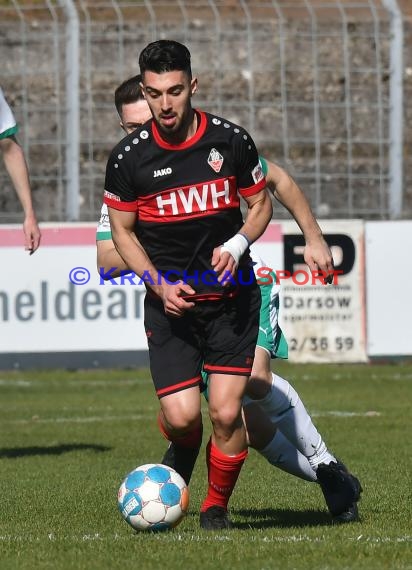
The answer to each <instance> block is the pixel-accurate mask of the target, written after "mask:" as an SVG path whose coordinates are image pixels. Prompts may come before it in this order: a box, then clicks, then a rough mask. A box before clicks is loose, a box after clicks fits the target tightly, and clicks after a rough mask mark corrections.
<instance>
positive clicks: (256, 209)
mask: <svg viewBox="0 0 412 570" xmlns="http://www.w3.org/2000/svg"><path fill="white" fill-rule="evenodd" d="M244 200H245V201H246V203H247V208H248V209H247V214H246V219H245V223H244V224H243V226H242V227H241V228H240V230H239V231H238V232H237V234H236V235H234V236H233V238H231V239H230V240H229V241H228V242H226V243H225V244H224V245H223V246H221V247H217V248H215V249H214V251H213V257H212V266H213V269H214V270H215V272H216V273H217V275H218V279H221V278H223V276H225V275H226V276H227V272H230V274H231V275H234V274H235V272H236V268H237V266H238V264H239V260H240V258H241V257H242V255H243V253H244V252H245V251H246V250H247V249H248V247H249V246H250V245H251V244H252V243H253V242H255V241H256V240H257V239H258V238H260V236H261V235H262V234H263V232H264V231H265V229H266V228H267V225H268V223H269V222H270V220H271V218H272V201H271V199H270V196H269V194H268V192H267V190H266V188H264V189H263V190H260V191H259V192H257V193H256V194H253V195H252V196H244Z"/></svg>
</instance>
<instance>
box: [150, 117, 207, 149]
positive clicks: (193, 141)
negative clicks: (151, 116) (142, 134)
mask: <svg viewBox="0 0 412 570" xmlns="http://www.w3.org/2000/svg"><path fill="white" fill-rule="evenodd" d="M194 112H195V113H196V114H197V118H198V127H197V131H196V132H195V134H194V135H193V136H192V137H190V139H188V140H187V141H185V142H182V143H181V144H170V143H168V142H167V141H165V140H164V139H163V138H162V137H161V135H160V133H159V130H158V128H157V126H156V123H155V122H154V121H153V120H152V133H153V138H154V140H155V141H156V143H157V144H158V145H159V146H160V147H162V148H165V149H167V150H184V149H185V148H189V147H191V146H192V145H194V144H196V143H197V142H198V141H199V140H200V139H201V138H202V136H203V135H204V133H205V130H206V126H207V119H206V115H205V114H204V113H203V111H199V110H197V109H194ZM199 119H200V121H199Z"/></svg>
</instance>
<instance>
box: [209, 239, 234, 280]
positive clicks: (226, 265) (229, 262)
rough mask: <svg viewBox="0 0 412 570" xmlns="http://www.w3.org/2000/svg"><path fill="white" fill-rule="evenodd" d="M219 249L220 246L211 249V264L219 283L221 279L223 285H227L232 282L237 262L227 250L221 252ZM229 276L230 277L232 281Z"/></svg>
mask: <svg viewBox="0 0 412 570" xmlns="http://www.w3.org/2000/svg"><path fill="white" fill-rule="evenodd" d="M220 250H221V246H219V247H215V249H214V250H213V255H212V261H211V264H212V267H213V270H214V272H215V273H216V277H217V280H218V281H219V283H222V281H223V283H222V284H223V286H227V285H230V284H231V282H232V283H233V278H234V277H235V276H236V270H237V263H236V260H235V259H234V258H233V257H232V256H231V255H230V253H229V252H228V251H224V252H223V253H221V251H220ZM230 277H232V281H231V279H230Z"/></svg>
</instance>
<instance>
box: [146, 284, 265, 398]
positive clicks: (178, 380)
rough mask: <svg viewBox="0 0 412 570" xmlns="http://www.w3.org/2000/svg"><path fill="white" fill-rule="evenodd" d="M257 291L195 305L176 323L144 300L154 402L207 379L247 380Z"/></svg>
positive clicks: (255, 331)
mask: <svg viewBox="0 0 412 570" xmlns="http://www.w3.org/2000/svg"><path fill="white" fill-rule="evenodd" d="M259 310H260V291H259V287H258V285H257V284H256V283H255V282H253V283H252V284H250V285H247V286H242V287H240V288H239V293H238V294H237V295H236V296H235V297H231V298H222V299H220V300H217V301H201V302H198V303H197V304H196V306H195V308H194V309H192V310H191V311H188V312H187V313H185V314H184V316H183V317H181V318H170V317H168V316H167V315H165V312H164V307H163V303H162V301H161V300H160V299H159V298H155V297H153V296H152V295H151V294H150V293H148V294H146V298H145V329H146V336H147V340H148V345H149V356H150V370H151V374H152V378H153V383H154V386H155V389H156V393H157V395H158V397H159V398H162V397H164V396H167V395H169V394H173V393H175V392H179V391H180V390H185V389H187V388H191V387H194V386H200V384H201V370H202V368H203V369H204V370H205V371H206V372H208V373H209V374H213V373H215V374H233V375H238V376H250V373H251V370H252V365H253V359H254V356H255V348H256V341H257V335H258V331H259Z"/></svg>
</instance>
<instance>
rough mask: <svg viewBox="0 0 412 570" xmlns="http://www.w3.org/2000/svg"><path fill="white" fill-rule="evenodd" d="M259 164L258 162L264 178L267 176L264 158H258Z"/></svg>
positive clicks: (266, 165) (266, 164)
mask: <svg viewBox="0 0 412 570" xmlns="http://www.w3.org/2000/svg"><path fill="white" fill-rule="evenodd" d="M259 162H260V166H261V167H262V170H263V174H264V175H265V176H267V175H268V163H267V162H266V158H263V156H259Z"/></svg>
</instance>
